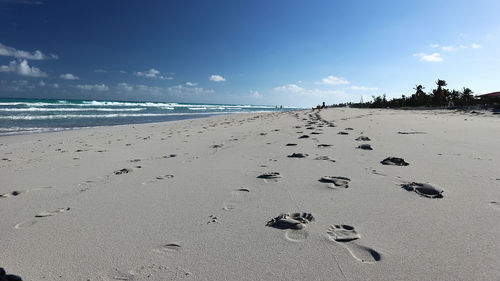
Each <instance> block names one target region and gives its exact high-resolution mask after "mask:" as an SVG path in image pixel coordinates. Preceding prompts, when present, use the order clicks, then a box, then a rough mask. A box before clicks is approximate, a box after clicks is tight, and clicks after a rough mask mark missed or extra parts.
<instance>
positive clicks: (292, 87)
mask: <svg viewBox="0 0 500 281" xmlns="http://www.w3.org/2000/svg"><path fill="white" fill-rule="evenodd" d="M274 90H275V91H277V92H291V93H298V92H302V91H304V90H305V89H304V88H302V87H299V86H297V85H296V84H287V85H283V86H278V87H276V88H274Z"/></svg>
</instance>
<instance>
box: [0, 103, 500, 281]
mask: <svg viewBox="0 0 500 281" xmlns="http://www.w3.org/2000/svg"><path fill="white" fill-rule="evenodd" d="M499 124H500V120H499V119H495V118H489V117H486V116H485V115H476V114H468V113H462V112H449V111H443V112H436V111H427V112H426V111H410V110H408V111H406V110H405V111H399V110H391V109H352V108H328V109H323V110H321V111H316V110H315V111H311V110H297V111H286V112H269V113H250V114H232V115H220V116H211V117H208V118H197V119H188V120H177V121H168V122H159V123H142V124H127V125H116V126H104V127H91V128H85V129H80V130H69V131H62V132H51V133H37V134H24V135H14V136H3V137H1V138H0V144H1V145H0V159H1V160H0V177H1V178H2V179H3V182H2V184H1V185H0V195H1V196H0V213H2V214H3V216H2V217H3V218H2V220H0V237H2V239H1V240H0V248H2V252H0V262H1V264H0V267H3V268H5V270H6V271H7V272H8V273H11V274H16V275H19V276H21V277H22V278H23V280H43V279H46V280H59V279H61V280H92V281H95V280H170V279H172V280H178V279H182V280H250V279H252V280H277V279H279V280H292V279H293V280H298V279H299V280H300V279H302V280H311V279H318V280H327V279H328V280H331V279H334V280H436V279H449V278H450V276H453V277H452V279H454V280H494V279H495V278H496V277H497V276H499V274H500V270H499V269H498V268H497V267H496V261H497V260H498V259H499V258H500V254H499V253H500V245H499V244H498V243H496V242H495V241H498V239H500V236H499V233H500V223H499V222H498V215H499V214H500V213H499V212H500V203H498V202H500V189H499V188H498V186H499V184H500V171H498V167H499V166H500V151H498V149H496V148H497V146H498V145H497V140H498V139H500V126H499ZM341 132H342V133H341ZM305 135H307V136H308V137H307V138H305V137H302V136H305ZM362 136H363V137H365V138H361V137H362ZM364 145H370V148H371V149H372V150H370V149H367V148H366V147H365V146H364ZM362 147H363V148H362ZM390 157H396V158H401V159H404V162H406V163H407V164H408V165H406V166H405V165H401V166H398V164H397V163H403V162H398V161H399V160H397V159H386V158H390ZM383 160H384V161H385V162H386V163H393V164H390V165H384V164H382V163H381V162H384V161H383ZM386 160H387V161H386ZM391 161H393V162H391ZM394 163H396V164H394ZM273 173H279V175H278V174H273ZM415 183H421V184H422V185H421V186H419V185H417V184H415ZM428 185H429V186H428ZM439 196H441V197H439ZM479 261H480V262H479Z"/></svg>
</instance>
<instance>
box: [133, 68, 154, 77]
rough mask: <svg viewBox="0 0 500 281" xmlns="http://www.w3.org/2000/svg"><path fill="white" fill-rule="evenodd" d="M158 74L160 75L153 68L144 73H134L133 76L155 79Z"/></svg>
mask: <svg viewBox="0 0 500 281" xmlns="http://www.w3.org/2000/svg"><path fill="white" fill-rule="evenodd" d="M159 74H160V72H159V71H158V70H156V69H154V68H151V69H150V70H148V71H144V72H140V71H138V72H136V73H135V75H137V76H143V77H148V78H157V77H158V75H159Z"/></svg>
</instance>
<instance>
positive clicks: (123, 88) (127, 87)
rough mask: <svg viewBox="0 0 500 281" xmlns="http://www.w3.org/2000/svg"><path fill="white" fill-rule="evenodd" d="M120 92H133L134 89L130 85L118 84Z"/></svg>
mask: <svg viewBox="0 0 500 281" xmlns="http://www.w3.org/2000/svg"><path fill="white" fill-rule="evenodd" d="M116 87H117V89H118V90H119V91H124V92H132V91H133V90H134V87H133V86H132V85H130V84H128V83H118V85H117V86H116Z"/></svg>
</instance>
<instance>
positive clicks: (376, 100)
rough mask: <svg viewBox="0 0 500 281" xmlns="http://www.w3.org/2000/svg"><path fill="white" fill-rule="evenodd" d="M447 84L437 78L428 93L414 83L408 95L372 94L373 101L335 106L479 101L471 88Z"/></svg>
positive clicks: (445, 103) (412, 104)
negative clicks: (388, 97) (457, 88)
mask: <svg viewBox="0 0 500 281" xmlns="http://www.w3.org/2000/svg"><path fill="white" fill-rule="evenodd" d="M447 85H448V84H447V83H446V81H445V80H440V79H439V80H437V81H436V86H437V87H436V89H432V91H431V92H429V93H426V92H425V91H424V89H425V87H424V86H422V85H416V86H415V88H413V89H414V90H415V93H414V94H412V95H411V96H409V97H407V96H405V95H402V96H401V98H393V99H391V100H387V99H386V97H385V94H384V95H382V96H372V97H373V101H368V102H359V103H347V104H338V105H335V106H347V105H349V106H351V107H358V108H387V107H389V108H398V107H422V106H432V107H451V106H472V105H476V104H478V103H479V101H478V99H476V98H475V97H474V96H473V95H472V94H473V93H474V92H472V90H471V89H469V88H466V87H464V88H462V90H460V91H457V90H449V89H446V86H447Z"/></svg>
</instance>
